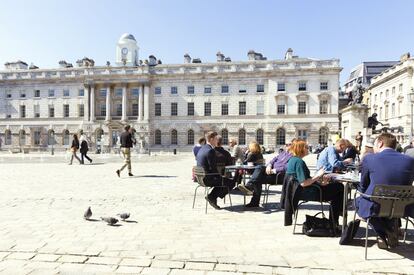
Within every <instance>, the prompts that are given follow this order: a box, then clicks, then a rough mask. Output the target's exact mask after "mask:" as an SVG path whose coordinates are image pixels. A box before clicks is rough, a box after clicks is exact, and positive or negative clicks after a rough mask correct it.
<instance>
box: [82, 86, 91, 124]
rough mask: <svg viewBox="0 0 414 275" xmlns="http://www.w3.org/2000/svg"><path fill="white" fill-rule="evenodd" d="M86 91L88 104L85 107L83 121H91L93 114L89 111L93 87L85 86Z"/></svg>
mask: <svg viewBox="0 0 414 275" xmlns="http://www.w3.org/2000/svg"><path fill="white" fill-rule="evenodd" d="M84 91H85V92H84V94H85V95H86V104H84V105H83V106H85V109H84V116H83V120H84V121H89V120H90V117H91V113H90V111H89V110H90V106H91V85H85V89H84Z"/></svg>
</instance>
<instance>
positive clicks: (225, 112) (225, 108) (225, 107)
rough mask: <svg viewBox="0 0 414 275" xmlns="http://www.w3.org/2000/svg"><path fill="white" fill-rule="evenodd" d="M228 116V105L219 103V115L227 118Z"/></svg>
mask: <svg viewBox="0 0 414 275" xmlns="http://www.w3.org/2000/svg"><path fill="white" fill-rule="evenodd" d="M228 114H229V104H228V103H221V115H222V116H227V115H228Z"/></svg>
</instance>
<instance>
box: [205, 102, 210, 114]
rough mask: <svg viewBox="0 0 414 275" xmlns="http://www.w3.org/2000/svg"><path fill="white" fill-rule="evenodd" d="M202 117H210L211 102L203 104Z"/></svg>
mask: <svg viewBox="0 0 414 275" xmlns="http://www.w3.org/2000/svg"><path fill="white" fill-rule="evenodd" d="M204 115H205V116H211V102H204Z"/></svg>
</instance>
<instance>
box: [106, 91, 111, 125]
mask: <svg viewBox="0 0 414 275" xmlns="http://www.w3.org/2000/svg"><path fill="white" fill-rule="evenodd" d="M110 120H111V86H108V87H106V117H105V121H110Z"/></svg>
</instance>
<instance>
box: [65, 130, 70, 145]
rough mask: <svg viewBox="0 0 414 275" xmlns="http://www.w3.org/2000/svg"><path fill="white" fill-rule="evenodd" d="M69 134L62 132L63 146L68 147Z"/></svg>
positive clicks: (66, 131) (67, 131)
mask: <svg viewBox="0 0 414 275" xmlns="http://www.w3.org/2000/svg"><path fill="white" fill-rule="evenodd" d="M69 139H70V134H69V130H65V131H63V145H69Z"/></svg>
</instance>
